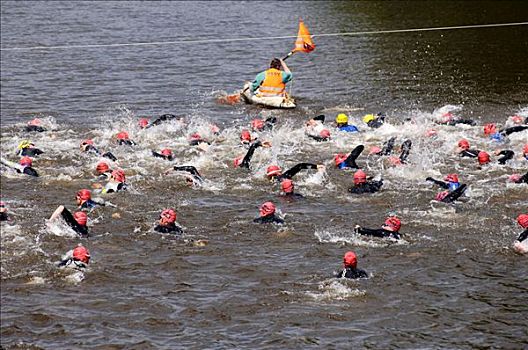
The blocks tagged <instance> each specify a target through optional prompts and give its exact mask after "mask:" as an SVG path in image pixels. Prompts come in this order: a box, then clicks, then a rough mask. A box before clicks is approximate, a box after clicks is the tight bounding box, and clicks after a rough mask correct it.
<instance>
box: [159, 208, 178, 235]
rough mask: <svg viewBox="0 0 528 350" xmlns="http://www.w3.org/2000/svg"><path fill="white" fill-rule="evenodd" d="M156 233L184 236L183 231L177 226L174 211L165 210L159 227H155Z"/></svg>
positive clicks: (161, 215) (160, 218)
mask: <svg viewBox="0 0 528 350" xmlns="http://www.w3.org/2000/svg"><path fill="white" fill-rule="evenodd" d="M154 231H156V232H160V233H174V234H182V233H183V229H182V228H181V227H180V226H179V225H177V224H176V211H175V210H174V209H164V210H163V211H162V212H161V214H160V217H159V223H158V225H156V227H154Z"/></svg>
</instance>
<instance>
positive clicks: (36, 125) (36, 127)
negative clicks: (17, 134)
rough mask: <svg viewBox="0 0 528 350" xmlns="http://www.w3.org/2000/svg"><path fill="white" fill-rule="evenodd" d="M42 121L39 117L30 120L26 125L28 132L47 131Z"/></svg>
mask: <svg viewBox="0 0 528 350" xmlns="http://www.w3.org/2000/svg"><path fill="white" fill-rule="evenodd" d="M41 123H42V122H41V121H40V119H39V118H35V119H33V120H31V121H29V122H28V123H27V125H26V128H25V130H26V132H44V131H46V128H44V127H42V126H41Z"/></svg>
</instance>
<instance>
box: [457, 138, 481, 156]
mask: <svg viewBox="0 0 528 350" xmlns="http://www.w3.org/2000/svg"><path fill="white" fill-rule="evenodd" d="M457 153H458V155H459V156H461V157H469V158H477V157H478V154H479V153H480V150H478V149H471V148H470V145H469V141H468V140H466V139H461V140H460V141H458V148H457Z"/></svg>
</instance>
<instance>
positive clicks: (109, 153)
mask: <svg viewBox="0 0 528 350" xmlns="http://www.w3.org/2000/svg"><path fill="white" fill-rule="evenodd" d="M103 157H105V158H108V159H110V160H111V161H113V162H117V158H116V157H115V156H114V155H113V154H112V153H111V152H106V153H105V154H103Z"/></svg>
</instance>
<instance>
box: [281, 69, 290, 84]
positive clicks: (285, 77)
mask: <svg viewBox="0 0 528 350" xmlns="http://www.w3.org/2000/svg"><path fill="white" fill-rule="evenodd" d="M292 78H293V74H292V73H291V72H290V73H287V72H282V82H283V83H284V84H286V83H288V82H290V81H291V80H292Z"/></svg>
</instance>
